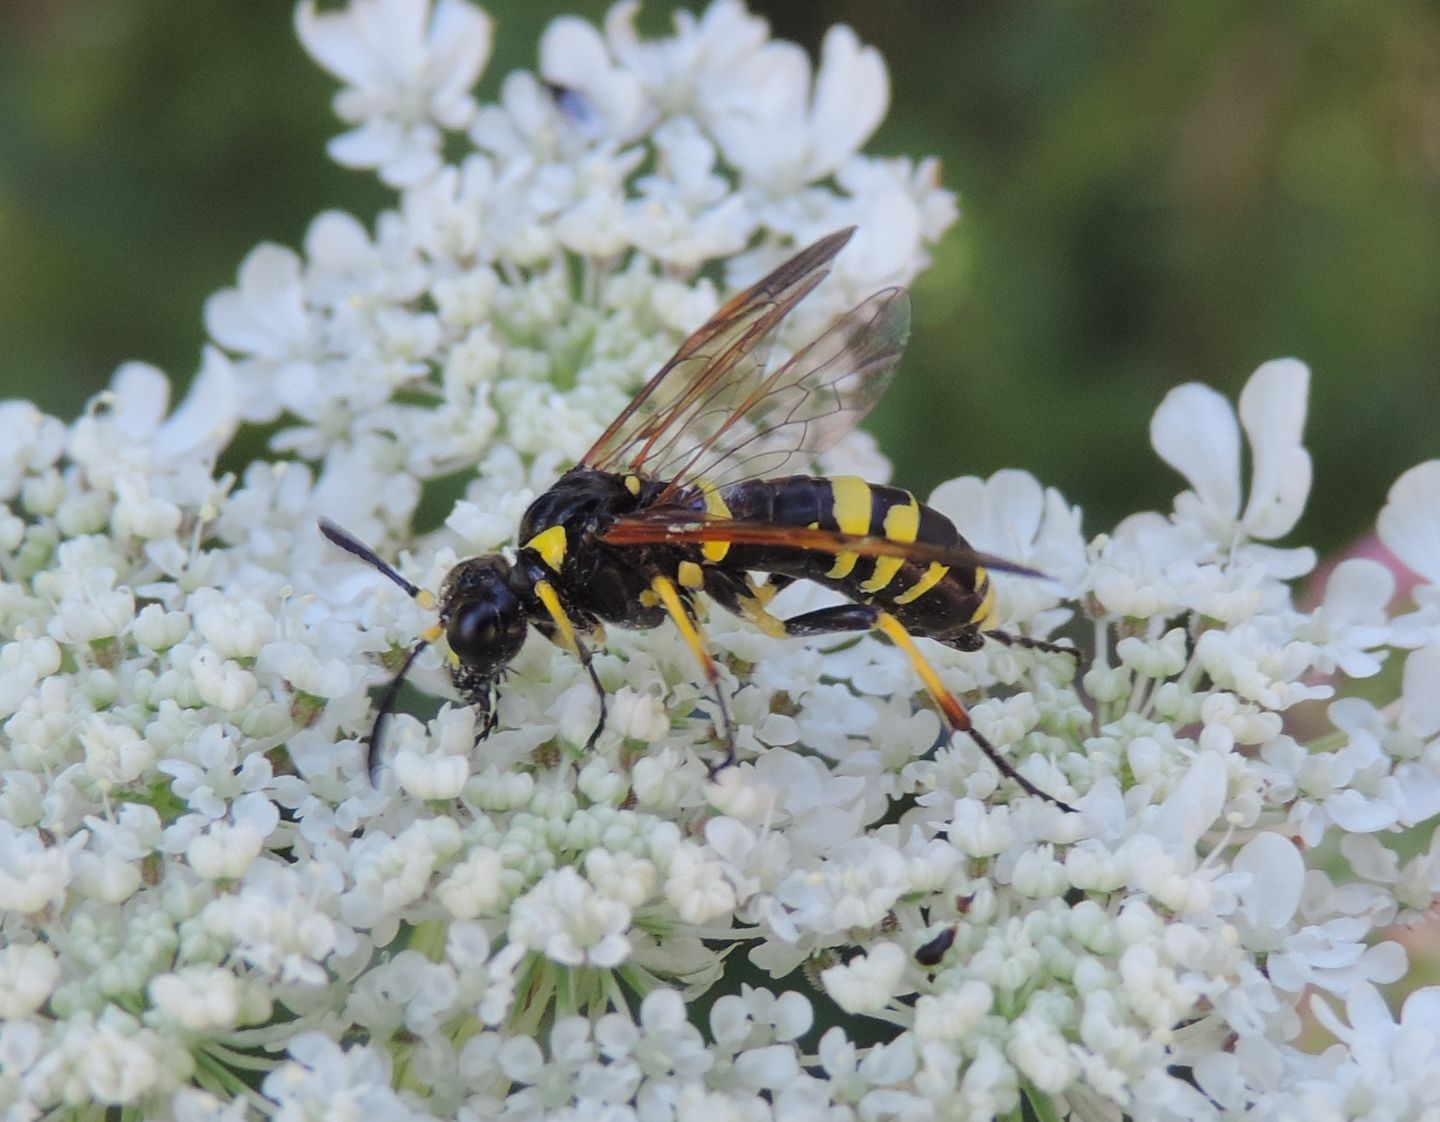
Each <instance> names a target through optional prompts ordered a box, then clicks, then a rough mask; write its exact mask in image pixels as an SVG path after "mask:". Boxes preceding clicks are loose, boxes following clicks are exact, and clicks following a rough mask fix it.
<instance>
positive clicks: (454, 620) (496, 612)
mask: <svg viewBox="0 0 1440 1122" xmlns="http://www.w3.org/2000/svg"><path fill="white" fill-rule="evenodd" d="M489 591H490V592H491V593H492V594H491V595H489V596H486V597H483V598H482V599H479V600H474V601H472V602H470V603H469V604H466V605H464V606H463V607H461V608H460V609H458V610H457V611H456V612H455V613H454V614H453V615H451V617H450V622H449V624H448V625H447V627H446V631H445V637H446V638H447V639H448V640H449V642H450V649H451V650H452V651H454V652H455V656H456V657H457V658H458V659H459V660H460V661H461V662H463V663H465V665H466V666H468V667H470V669H471V670H474V671H477V672H479V673H481V674H493V673H495V672H497V671H498V670H499V669H500V668H501V667H502V666H504V665H505V664H506V663H508V662H509V661H510V660H511V659H512V658H514V657H515V656H516V655H517V654H519V652H520V647H521V646H522V645H523V644H524V642H525V626H526V625H525V613H524V612H523V611H522V610H521V607H520V602H519V601H518V600H516V599H515V598H514V597H513V596H510V595H509V593H501V592H499V591H497V590H495V589H490V590H489Z"/></svg>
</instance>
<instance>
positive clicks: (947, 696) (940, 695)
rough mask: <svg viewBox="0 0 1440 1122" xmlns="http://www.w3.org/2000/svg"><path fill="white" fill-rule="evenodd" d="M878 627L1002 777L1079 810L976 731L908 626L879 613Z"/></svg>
mask: <svg viewBox="0 0 1440 1122" xmlns="http://www.w3.org/2000/svg"><path fill="white" fill-rule="evenodd" d="M874 626H875V630H876V631H878V632H880V633H881V634H882V635H884V636H885V637H886V638H887V639H889V640H890V641H891V642H892V643H894V644H895V645H896V646H897V647H899V648H900V649H901V650H902V651H904V652H905V656H906V657H907V658H908V659H909V660H910V665H911V666H913V667H914V668H915V673H916V674H918V675H919V676H920V681H921V682H922V683H923V684H924V686H925V692H926V693H928V694H929V695H930V699H931V700H932V701H934V702H935V705H936V707H937V708H938V709H939V710H940V713H941V715H942V716H944V718H945V720H946V722H947V723H948V724H949V725H950V727H951V728H952V729H954V730H955V731H956V732H963V733H966V734H968V735H969V737H970V739H971V740H973V741H974V742H975V743H976V745H977V746H978V747H979V748H980V751H982V752H984V753H985V755H986V756H988V757H989V758H990V762H991V763H992V764H994V765H995V766H996V767H997V768H999V769H1000V772H1001V774H1003V775H1007V776H1009V777H1010V778H1011V779H1013V780H1014V781H1015V782H1016V783H1018V784H1019V785H1020V786H1021V788H1022V789H1023V790H1024V791H1026V792H1027V793H1028V794H1031V795H1034V796H1035V797H1036V798H1040V799H1044V800H1045V801H1046V802H1051V803H1054V804H1055V805H1056V806H1058V807H1059V808H1060V809H1061V810H1069V811H1073V810H1074V809H1075V808H1074V807H1073V806H1070V805H1068V804H1066V803H1062V802H1061V801H1060V800H1059V799H1057V798H1056V797H1055V796H1054V795H1048V794H1046V793H1045V792H1044V791H1042V790H1040V788H1039V787H1037V786H1035V784H1033V783H1031V782H1030V780H1028V779H1026V778H1025V777H1024V776H1023V775H1021V774H1020V773H1019V772H1018V771H1016V770H1015V768H1014V767H1013V766H1012V765H1011V764H1010V761H1009V760H1007V759H1005V757H1004V756H1002V755H1001V754H1000V752H999V751H998V750H997V749H996V748H995V746H994V745H993V744H991V743H990V741H988V740H986V739H985V737H983V736H982V735H980V733H979V732H978V731H976V728H975V725H974V723H973V722H972V721H971V720H970V714H969V713H968V712H967V711H966V709H965V706H963V705H961V704H960V702H959V700H958V699H957V698H956V697H955V695H954V694H952V693H951V692H950V691H949V690H947V689H946V688H945V683H944V682H942V681H940V675H939V674H937V673H936V672H935V667H933V666H932V665H930V660H929V659H927V658H926V657H925V656H924V655H923V654H921V653H920V648H919V647H917V646H916V645H915V640H914V639H913V638H912V637H911V635H910V632H908V631H906V630H905V627H904V625H903V624H902V623H901V622H900V621H899V620H898V619H896V618H895V617H894V616H892V615H891V614H890V613H889V612H878V613H876V616H875V625H874Z"/></svg>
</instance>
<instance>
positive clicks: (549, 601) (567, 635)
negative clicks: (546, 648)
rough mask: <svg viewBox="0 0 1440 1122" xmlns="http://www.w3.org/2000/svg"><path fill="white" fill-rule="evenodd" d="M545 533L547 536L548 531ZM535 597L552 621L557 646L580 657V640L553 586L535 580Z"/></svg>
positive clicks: (545, 581) (543, 581)
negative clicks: (543, 606) (557, 640)
mask: <svg viewBox="0 0 1440 1122" xmlns="http://www.w3.org/2000/svg"><path fill="white" fill-rule="evenodd" d="M545 532H546V533H547V534H548V533H549V532H550V531H548V530H547V531H545ZM537 536H543V535H537ZM535 595H536V596H538V597H539V598H540V603H542V604H544V605H545V610H546V611H547V612H549V613H550V619H551V620H552V621H554V624H555V631H556V633H557V638H558V639H559V645H560V646H561V647H563V648H564V649H565V650H567V651H569V652H570V653H571V654H573V655H575V657H577V658H578V657H580V638H579V636H577V635H576V634H575V625H574V624H573V623H571V622H570V617H569V616H568V615H566V614H565V609H564V608H563V607H562V606H561V604H560V596H559V594H557V593H556V591H555V588H554V586H553V585H551V583H550V582H549V581H548V580H537V581H536V582H535Z"/></svg>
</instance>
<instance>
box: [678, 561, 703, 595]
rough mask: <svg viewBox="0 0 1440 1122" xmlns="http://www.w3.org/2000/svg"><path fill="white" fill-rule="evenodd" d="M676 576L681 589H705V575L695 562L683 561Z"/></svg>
mask: <svg viewBox="0 0 1440 1122" xmlns="http://www.w3.org/2000/svg"><path fill="white" fill-rule="evenodd" d="M675 576H676V579H677V580H678V581H679V582H680V587H681V588H693V589H697V590H698V589H701V588H704V587H705V573H704V572H703V571H702V570H701V568H700V566H699V565H697V564H695V562H694V561H681V562H680V568H679V570H678V571H677V572H676V574H675Z"/></svg>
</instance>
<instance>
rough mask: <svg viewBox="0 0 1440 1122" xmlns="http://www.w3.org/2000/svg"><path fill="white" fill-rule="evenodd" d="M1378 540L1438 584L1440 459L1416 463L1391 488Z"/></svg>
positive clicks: (1439, 560)
mask: <svg viewBox="0 0 1440 1122" xmlns="http://www.w3.org/2000/svg"><path fill="white" fill-rule="evenodd" d="M1376 525H1377V527H1378V529H1379V532H1380V540H1381V541H1383V542H1384V543H1385V545H1386V547H1387V548H1388V549H1389V550H1390V552H1391V553H1393V554H1395V556H1396V557H1398V558H1400V560H1401V561H1403V562H1405V564H1406V565H1407V566H1409V567H1410V568H1411V569H1413V570H1414V571H1415V572H1417V573H1419V574H1420V575H1421V576H1422V577H1424V578H1425V579H1426V580H1427V581H1429V582H1430V583H1431V584H1440V460H1427V461H1426V462H1425V463H1423V464H1417V465H1415V466H1414V467H1413V468H1411V469H1410V470H1409V471H1407V472H1406V473H1405V474H1404V475H1402V476H1401V477H1400V478H1399V479H1397V480H1396V481H1395V485H1394V486H1393V487H1391V488H1390V494H1389V496H1388V498H1387V499H1386V501H1385V508H1384V509H1383V510H1382V511H1381V512H1380V518H1379V520H1378V522H1377V523H1376Z"/></svg>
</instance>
